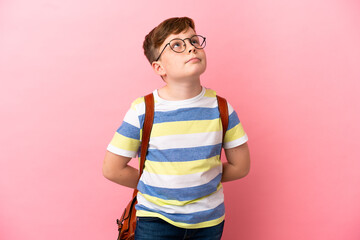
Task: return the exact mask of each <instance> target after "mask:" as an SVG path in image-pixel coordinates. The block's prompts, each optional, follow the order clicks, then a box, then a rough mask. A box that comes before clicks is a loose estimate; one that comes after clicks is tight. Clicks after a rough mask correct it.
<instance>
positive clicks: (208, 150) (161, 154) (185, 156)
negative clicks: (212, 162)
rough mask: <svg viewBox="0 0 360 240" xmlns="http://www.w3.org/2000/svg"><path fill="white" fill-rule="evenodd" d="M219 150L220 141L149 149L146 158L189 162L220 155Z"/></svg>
mask: <svg viewBox="0 0 360 240" xmlns="http://www.w3.org/2000/svg"><path fill="white" fill-rule="evenodd" d="M220 151H221V143H219V144H216V145H209V146H202V147H193V148H175V149H165V150H157V149H149V150H148V153H147V156H146V160H149V161H154V162H189V161H195V160H200V159H208V158H211V157H214V156H216V155H220Z"/></svg>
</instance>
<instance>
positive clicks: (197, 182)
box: [141, 164, 222, 188]
mask: <svg viewBox="0 0 360 240" xmlns="http://www.w3.org/2000/svg"><path fill="white" fill-rule="evenodd" d="M221 172H222V164H221V165H219V166H217V167H214V168H212V169H210V170H208V171H206V172H199V173H194V174H187V175H160V174H154V173H149V172H147V171H143V174H142V175H141V181H142V182H144V183H145V184H146V185H149V186H153V187H161V188H188V187H196V186H201V185H204V184H206V183H208V182H210V181H211V180H213V179H214V178H215V177H216V176H217V175H219V174H220V173H221Z"/></svg>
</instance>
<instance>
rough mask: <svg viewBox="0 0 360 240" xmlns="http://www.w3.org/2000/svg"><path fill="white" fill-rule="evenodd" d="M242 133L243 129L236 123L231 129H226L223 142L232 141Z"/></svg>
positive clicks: (242, 134)
mask: <svg viewBox="0 0 360 240" xmlns="http://www.w3.org/2000/svg"><path fill="white" fill-rule="evenodd" d="M244 135H245V131H244V129H243V127H242V125H241V123H239V124H238V125H236V126H235V127H233V128H232V129H230V130H228V131H226V135H225V140H224V142H226V143H227V142H231V141H234V140H236V139H238V138H241V137H243V136H244Z"/></svg>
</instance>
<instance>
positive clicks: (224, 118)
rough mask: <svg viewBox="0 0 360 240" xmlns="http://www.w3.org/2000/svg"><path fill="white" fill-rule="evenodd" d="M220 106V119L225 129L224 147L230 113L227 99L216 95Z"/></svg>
mask: <svg viewBox="0 0 360 240" xmlns="http://www.w3.org/2000/svg"><path fill="white" fill-rule="evenodd" d="M216 98H217V101H218V106H219V112H220V118H221V124H222V127H223V138H222V145H223V146H224V139H225V133H226V130H227V128H228V125H229V111H228V105H227V101H226V99H225V98H222V97H220V96H218V95H216Z"/></svg>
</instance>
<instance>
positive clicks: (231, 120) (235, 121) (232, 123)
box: [227, 111, 240, 130]
mask: <svg viewBox="0 0 360 240" xmlns="http://www.w3.org/2000/svg"><path fill="white" fill-rule="evenodd" d="M239 123H240V120H239V117H238V115H237V113H236V112H235V111H233V112H232V114H230V116H229V125H228V129H227V130H230V129H232V128H233V127H235V126H236V125H238V124H239Z"/></svg>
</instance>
